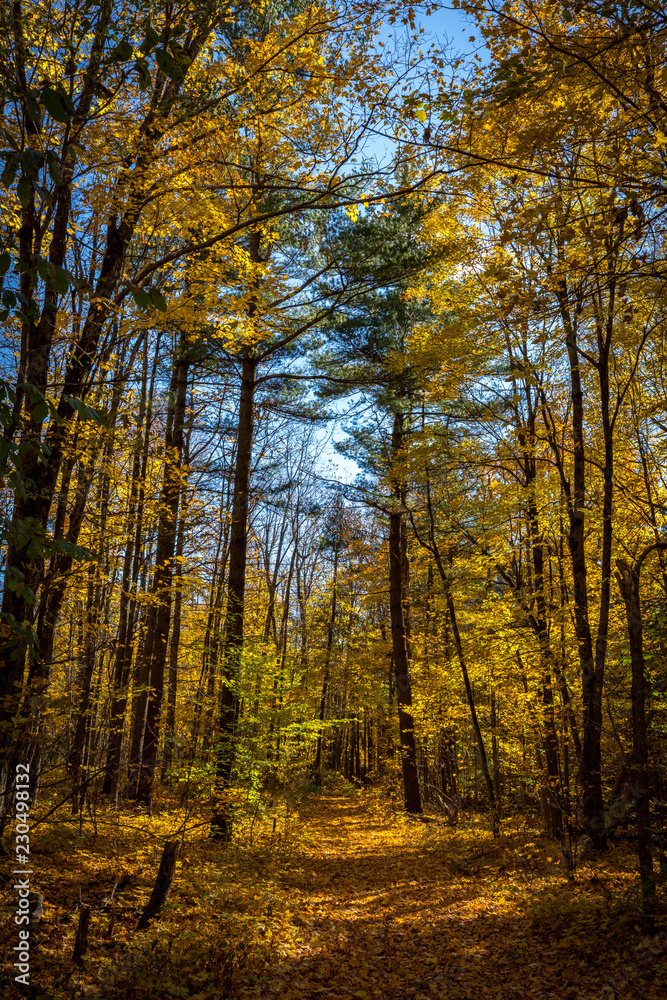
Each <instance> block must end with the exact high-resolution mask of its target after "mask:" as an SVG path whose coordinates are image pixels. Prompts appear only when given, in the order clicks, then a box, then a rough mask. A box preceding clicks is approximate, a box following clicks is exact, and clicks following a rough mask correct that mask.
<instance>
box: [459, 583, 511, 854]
mask: <svg viewBox="0 0 667 1000" xmlns="http://www.w3.org/2000/svg"><path fill="white" fill-rule="evenodd" d="M447 611H448V612H449V623H450V625H451V626H452V635H453V636H454V647H455V649H456V655H457V656H458V660H459V665H460V667H461V673H462V674H463V684H464V686H465V689H466V697H467V699H468V707H469V709H470V720H471V722H472V728H473V732H474V734H475V741H476V743H477V749H478V750H479V759H480V761H481V764H482V774H483V775H484V781H485V783H486V791H487V793H488V796H489V804H490V806H491V817H492V821H493V836H494V837H497V836H498V834H499V833H500V817H499V815H498V804H497V802H496V796H495V792H494V788H493V781H492V780H491V773H490V771H489V763H488V760H487V757H486V748H485V747H484V740H483V738H482V730H481V729H480V725H479V719H478V718H477V708H476V706H475V698H474V696H473V693H472V686H471V684H470V677H469V675H468V665H467V664H466V660H465V654H464V652H463V644H462V642H461V634H460V632H459V626H458V622H457V620H456V610H455V608H454V600H453V598H452V595H451V593H450V592H449V591H447Z"/></svg>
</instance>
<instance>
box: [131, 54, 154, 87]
mask: <svg viewBox="0 0 667 1000" xmlns="http://www.w3.org/2000/svg"><path fill="white" fill-rule="evenodd" d="M134 69H135V71H136V72H137V73H138V74H139V86H140V88H141V89H142V90H146V88H147V87H150V85H151V74H150V71H149V69H148V63H147V62H146V60H145V59H142V58H141V57H139V58H138V59H135V60H134Z"/></svg>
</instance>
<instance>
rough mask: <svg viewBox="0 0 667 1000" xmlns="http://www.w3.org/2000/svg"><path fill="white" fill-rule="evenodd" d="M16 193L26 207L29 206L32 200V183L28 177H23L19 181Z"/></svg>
mask: <svg viewBox="0 0 667 1000" xmlns="http://www.w3.org/2000/svg"><path fill="white" fill-rule="evenodd" d="M16 193H17V195H18V199H19V201H20V202H21V204H22V205H23V207H24V208H27V207H28V205H29V204H30V202H31V200H32V184H31V183H30V181H29V180H28V178H27V177H22V178H21V180H20V181H19V182H18V185H17V188H16Z"/></svg>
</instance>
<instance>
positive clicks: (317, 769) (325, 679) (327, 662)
mask: <svg viewBox="0 0 667 1000" xmlns="http://www.w3.org/2000/svg"><path fill="white" fill-rule="evenodd" d="M337 587H338V546H337V545H336V546H335V548H334V565H333V583H332V585H331V612H330V614H329V625H328V627H327V644H326V648H325V651H324V672H323V676H322V697H321V698H320V711H319V720H320V722H324V717H325V714H326V706H327V695H328V693H329V681H330V672H331V650H332V647H333V637H334V627H335V624H336V598H337ZM322 741H323V734H322V730H321V729H320V731H319V733H318V734H317V750H316V752H315V764H314V765H313V781H314V782H315V784H316V785H321V784H322Z"/></svg>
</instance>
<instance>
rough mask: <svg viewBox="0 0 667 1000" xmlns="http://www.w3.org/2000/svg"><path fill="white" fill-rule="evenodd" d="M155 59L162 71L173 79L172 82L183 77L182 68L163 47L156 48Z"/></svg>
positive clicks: (177, 81) (176, 81)
mask: <svg viewBox="0 0 667 1000" xmlns="http://www.w3.org/2000/svg"><path fill="white" fill-rule="evenodd" d="M155 59H156V61H157V64H158V66H159V67H160V69H161V70H162V72H163V73H164V74H165V75H166V76H168V77H169V79H170V80H173V81H174V83H179V82H180V81H181V80H182V79H183V70H182V68H181V67H180V66H179V65H178V63H177V62H176V60H175V59H174V58H173V57H172V56H171V55H170V54H169V53H168V52H165V50H164V49H158V50H157V51H156V53H155Z"/></svg>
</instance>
